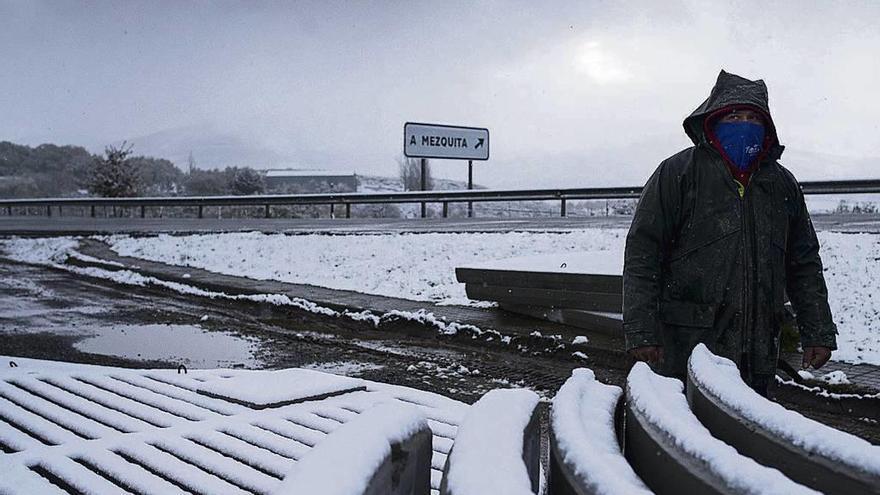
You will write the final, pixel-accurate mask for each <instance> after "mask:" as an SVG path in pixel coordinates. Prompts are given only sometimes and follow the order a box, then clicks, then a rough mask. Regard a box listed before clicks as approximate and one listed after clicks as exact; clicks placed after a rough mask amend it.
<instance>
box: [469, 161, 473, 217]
mask: <svg viewBox="0 0 880 495" xmlns="http://www.w3.org/2000/svg"><path fill="white" fill-rule="evenodd" d="M473 188H474V161H473V160H468V191H470V190H471V189H473ZM473 216H474V202H473V201H468V218H472V217H473Z"/></svg>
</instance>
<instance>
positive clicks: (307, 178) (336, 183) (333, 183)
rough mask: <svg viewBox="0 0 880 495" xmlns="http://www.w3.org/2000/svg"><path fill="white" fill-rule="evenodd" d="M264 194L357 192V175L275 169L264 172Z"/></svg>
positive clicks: (324, 171)
mask: <svg viewBox="0 0 880 495" xmlns="http://www.w3.org/2000/svg"><path fill="white" fill-rule="evenodd" d="M265 180H266V192H269V193H280V194H284V193H288V194H299V193H329V192H357V188H358V179H357V174H341V173H339V172H331V171H328V170H302V169H276V170H266V172H265Z"/></svg>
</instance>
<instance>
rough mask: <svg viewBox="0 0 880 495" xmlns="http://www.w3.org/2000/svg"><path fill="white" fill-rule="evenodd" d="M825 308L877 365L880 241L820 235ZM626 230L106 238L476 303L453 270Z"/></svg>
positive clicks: (243, 270)
mask: <svg viewBox="0 0 880 495" xmlns="http://www.w3.org/2000/svg"><path fill="white" fill-rule="evenodd" d="M818 235H819V241H820V243H821V246H822V260H823V262H824V264H825V278H826V282H827V284H828V291H829V301H830V304H831V309H832V311H833V313H834V319H835V321H836V322H837V324H838V328H839V331H840V335H839V336H838V345H839V350H838V351H837V352H835V355H834V358H835V359H836V360H839V361H845V362H848V363H870V364H875V365H880V299H878V298H875V297H874V295H875V293H876V292H878V289H880V262H878V260H880V235H877V234H842V233H834V232H819V233H818ZM625 237H626V231H625V230H622V229H584V230H576V231H572V232H568V233H549V232H511V233H469V234H395V235H359V236H357V237H356V238H352V236H347V235H342V236H328V235H297V236H288V235H282V234H261V233H245V234H211V235H194V236H182V237H176V236H168V235H160V236H156V237H138V238H135V237H128V236H113V237H110V238H107V239H105V240H106V241H107V242H109V243H110V245H111V246H112V247H113V249H114V250H116V251H117V252H118V253H119V254H121V255H124V256H133V257H137V258H144V259H148V260H153V261H159V262H163V263H169V264H176V265H183V266H192V267H198V268H203V269H206V270H209V271H213V272H217V273H224V274H230V275H239V276H245V277H249V278H254V279H269V280H278V281H283V282H292V283H303V284H310V285H317V286H322V287H331V288H336V289H346V290H352V291H356V292H364V293H368V294H379V295H387V296H392V297H400V298H404V299H413V300H421V301H432V302H434V303H436V304H466V305H479V304H485V303H481V302H475V301H471V300H469V299H468V298H467V296H466V295H465V293H464V284H460V283H458V282H457V281H456V280H455V268H456V267H459V266H465V265H474V264H480V263H485V262H488V261H492V260H499V259H504V258H511V257H522V256H530V255H541V254H552V253H560V254H563V255H564V254H565V253H572V254H573V255H574V254H576V253H579V252H583V251H617V252H622V250H623V247H624V243H625Z"/></svg>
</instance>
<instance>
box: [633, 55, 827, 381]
mask: <svg viewBox="0 0 880 495" xmlns="http://www.w3.org/2000/svg"><path fill="white" fill-rule="evenodd" d="M737 105H749V106H752V107H754V108H757V109H759V110H760V111H761V112H763V113H764V117H765V120H766V125H765V133H766V135H767V136H769V137H768V140H767V141H766V143H768V145H767V146H765V148H766V150H765V154H764V155H763V158H762V159H761V162H760V164H759V165H758V168H757V169H756V170H755V171H754V172H753V173H752V175H751V180H750V181H749V182H748V185H747V186H746V188H745V192H744V193H743V195H742V196H740V190H739V188H738V185H737V182H735V181H734V179H733V175H732V174H731V172H730V170H729V169H728V166H727V164H726V162H725V161H724V159H723V158H722V156H721V154H720V153H719V152H718V151H717V150H716V148H715V147H714V146H712V144H711V143H710V142H709V137H708V136H707V135H706V132H705V131H704V122H705V120H706V118H707V117H708V116H709V115H711V114H713V113H714V112H717V111H719V110H721V109H724V108H726V107H731V106H737ZM684 129H685V132H686V133H687V135H688V136H689V137H690V138H691V140H692V141H693V142H694V146H692V147H690V148H688V149H686V150H683V151H681V152H679V153H677V154H675V155H673V156H671V157H669V158H667V159H666V160H664V161H663V162H662V163H661V164H660V166H659V167H657V170H656V171H655V172H654V174H653V175H652V176H651V178H650V179H649V180H648V183H647V184H646V185H645V188H644V191H643V192H642V196H641V198H640V199H639V204H638V207H637V209H636V213H635V216H634V218H633V223H632V226H631V227H630V230H629V234H628V235H627V239H626V252H625V256H624V269H623V327H624V332H625V334H626V347H627V349H632V348H635V347H642V346H649V345H662V346H663V348H664V354H665V358H664V362H663V363H662V364H661V366H660V371H661V372H663V373H664V374H667V375H670V376H678V377H683V376H684V374H685V370H686V363H687V358H688V356H689V355H690V351H691V349H692V348H693V347H694V346H695V345H696V344H697V343H699V342H703V343H705V344H706V345H707V346H708V347H709V349H711V350H712V351H713V352H715V353H716V354H719V355H722V356H724V357H727V358H729V359H731V360H733V361H734V362H735V363H737V365H738V366H739V367H740V370H741V372H742V373H743V376H744V377H746V378H747V379H748V378H749V377H752V376H754V375H756V374H762V375H763V374H770V373H773V372H774V370H775V366H776V360H777V357H778V354H779V335H780V327H781V324H782V323H783V322H784V321H785V320H786V316H785V315H786V313H785V308H784V303H785V301H786V293H787V295H788V297H789V298H790V299H791V303H792V306H793V308H794V310H795V312H796V313H797V323H798V327H799V331H800V336H801V344H802V345H803V346H825V347H829V348H831V349H835V348H836V337H835V336H836V334H837V330H836V327H835V326H834V323H833V321H832V319H831V310H830V309H829V307H828V294H827V289H826V287H825V279H824V277H823V275H822V262H821V260H820V259H819V242H818V240H817V239H816V232H815V231H814V229H813V224H812V222H811V221H810V216H809V214H808V213H807V209H806V206H805V205H804V196H803V193H802V192H801V190H800V186H799V185H798V183H797V181H796V180H795V178H794V176H792V174H791V172H789V171H788V170H786V169H785V168H783V167H782V166H781V165H780V164H779V163H778V162H777V160H778V159H779V157H780V156H781V154H782V150H783V147H782V146H780V145H779V142H778V139H777V137H776V128H775V126H774V125H773V120H772V118H771V117H770V108H769V105H768V99H767V87H766V86H765V85H764V82H763V81H760V80H758V81H749V80H748V79H744V78H742V77H739V76H736V75H733V74H729V73H726V72H724V71H721V74H720V75H719V76H718V81H717V82H716V84H715V87H714V88H713V89H712V92H711V94H710V95H709V98H707V99H706V101H704V102H703V104H702V105H700V106H699V107H698V108H697V109H696V110H695V111H694V112H693V113H692V114H691V115H690V116H689V117H688V118H686V119H685V120H684Z"/></svg>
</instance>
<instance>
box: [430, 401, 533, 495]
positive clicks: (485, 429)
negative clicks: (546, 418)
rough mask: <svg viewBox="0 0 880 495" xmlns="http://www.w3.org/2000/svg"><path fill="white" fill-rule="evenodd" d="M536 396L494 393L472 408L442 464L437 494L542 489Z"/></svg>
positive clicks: (513, 494)
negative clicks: (441, 476) (441, 475)
mask: <svg viewBox="0 0 880 495" xmlns="http://www.w3.org/2000/svg"><path fill="white" fill-rule="evenodd" d="M537 406H538V395H537V394H535V393H534V392H532V391H530V390H525V389H512V390H511V389H507V390H492V391H490V392H487V393H486V394H485V395H483V397H482V398H480V400H479V401H477V402H476V403H475V404H474V405H473V406H471V408H470V410H469V411H468V414H467V416H465V418H464V420H463V422H462V423H461V427H460V428H459V431H458V436H457V437H456V439H455V443H454V444H453V446H452V451H451V452H450V453H449V457H448V458H447V460H446V466H445V468H444V472H443V482H442V483H441V487H440V493H441V495H483V494H488V493H503V494H505V495H534V494H537V493H539V491H540V486H539V485H540V472H541V468H540V451H541V442H540V437H541V427H540V421H539V416H538V408H537Z"/></svg>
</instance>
